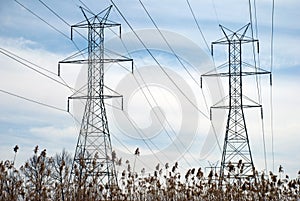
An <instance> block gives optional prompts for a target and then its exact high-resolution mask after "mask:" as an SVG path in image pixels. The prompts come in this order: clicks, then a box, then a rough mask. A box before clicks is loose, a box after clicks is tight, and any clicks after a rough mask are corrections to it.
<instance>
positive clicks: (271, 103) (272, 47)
mask: <svg viewBox="0 0 300 201" xmlns="http://www.w3.org/2000/svg"><path fill="white" fill-rule="evenodd" d="M274 10H275V0H272V21H271V53H270V54H271V55H270V57H271V58H270V62H271V64H270V68H271V73H273V65H274ZM270 107H271V114H270V115H271V136H272V139H271V141H272V166H273V172H274V171H275V156H274V155H275V154H274V112H273V87H272V84H271V88H270Z"/></svg>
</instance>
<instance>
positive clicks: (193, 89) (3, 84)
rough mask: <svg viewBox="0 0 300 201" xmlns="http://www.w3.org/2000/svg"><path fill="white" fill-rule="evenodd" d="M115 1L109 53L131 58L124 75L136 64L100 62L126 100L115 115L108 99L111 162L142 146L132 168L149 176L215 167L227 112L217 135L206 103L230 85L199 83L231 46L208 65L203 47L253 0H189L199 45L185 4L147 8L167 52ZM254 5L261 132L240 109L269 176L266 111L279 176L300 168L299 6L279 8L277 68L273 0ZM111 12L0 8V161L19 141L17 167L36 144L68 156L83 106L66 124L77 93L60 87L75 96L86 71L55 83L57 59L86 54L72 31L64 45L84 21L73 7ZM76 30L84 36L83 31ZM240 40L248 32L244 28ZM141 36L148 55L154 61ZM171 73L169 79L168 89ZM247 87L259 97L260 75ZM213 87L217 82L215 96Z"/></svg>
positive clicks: (73, 71)
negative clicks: (171, 169)
mask: <svg viewBox="0 0 300 201" xmlns="http://www.w3.org/2000/svg"><path fill="white" fill-rule="evenodd" d="M113 2H114V3H115V4H116V5H117V8H118V9H116V8H113V9H112V11H111V14H110V20H112V21H114V22H118V23H121V24H122V40H120V39H119V38H118V37H117V36H116V33H117V32H118V30H117V29H112V30H107V31H106V32H105V34H106V47H107V49H109V50H113V51H114V52H117V53H119V54H122V55H125V56H128V57H131V58H133V59H134V63H135V66H134V68H135V70H136V72H135V73H134V74H131V73H130V68H131V66H130V64H126V63H124V64H122V66H120V65H116V64H114V65H108V66H106V69H107V70H106V80H105V81H106V85H107V86H108V87H110V88H112V89H114V90H119V91H118V92H120V93H122V94H123V95H124V100H123V101H124V103H125V104H124V106H125V107H124V110H123V111H121V110H119V109H118V108H120V100H113V101H107V102H106V103H107V110H108V119H109V127H110V131H111V135H112V144H113V147H115V148H114V149H115V150H117V154H119V155H120V157H123V158H124V159H129V160H133V159H134V156H133V154H132V153H133V152H134V150H135V148H136V147H139V148H140V150H141V160H139V161H138V162H137V167H138V168H140V167H145V166H146V169H147V170H148V171H150V170H151V169H153V168H154V166H155V165H153V164H157V163H165V162H166V161H168V162H170V163H174V162H175V161H177V160H178V161H180V164H181V165H182V168H188V167H191V166H193V167H198V166H202V167H206V166H208V161H210V162H212V163H215V162H217V161H220V158H221V150H220V148H222V144H223V138H224V126H225V125H224V122H222V119H224V118H225V116H224V114H223V113H222V112H221V113H220V112H216V113H214V115H213V121H212V123H213V124H214V125H217V127H218V129H219V130H217V133H216V135H214V134H213V133H212V132H210V129H211V122H210V121H209V112H208V111H209V108H208V107H209V106H211V105H212V104H214V103H216V102H217V101H218V99H219V98H220V97H222V93H223V95H224V94H226V91H227V85H226V84H227V83H226V79H224V80H216V79H215V80H210V81H209V80H205V81H204V85H205V86H204V87H203V90H201V89H200V87H199V80H200V79H199V77H200V75H201V74H203V73H205V72H206V71H208V70H209V69H210V68H212V67H213V66H214V65H215V66H218V65H219V64H222V63H224V62H225V61H226V55H227V52H226V49H225V48H224V47H215V57H214V62H215V63H214V62H213V60H212V58H211V57H210V52H209V50H208V47H207V44H208V46H209V47H210V43H211V42H213V41H215V40H217V39H219V38H221V37H223V36H222V33H221V31H220V29H219V24H222V25H224V26H225V27H228V28H230V29H232V30H237V29H239V28H240V27H242V26H244V25H245V24H247V23H249V22H250V13H249V1H246V0H245V1H236V0H226V1H215V0H207V1H196V0H190V1H189V3H190V6H191V7H192V10H193V12H194V15H195V17H196V19H197V22H198V24H199V26H200V28H201V31H202V34H203V36H204V37H203V36H202V35H201V33H200V31H199V29H198V28H197V24H196V23H195V21H194V18H193V15H192V13H191V10H190V9H189V5H188V3H187V1H186V0H176V1H171V0H166V1H157V0H148V1H142V2H143V4H144V7H145V8H146V9H147V11H148V12H149V14H150V16H151V17H152V20H153V21H154V22H155V24H156V25H157V27H158V28H159V29H160V31H161V33H162V35H163V36H164V37H165V39H167V41H168V44H166V42H165V41H164V40H163V38H162V35H161V34H160V33H159V32H158V31H157V29H156V27H155V25H154V24H153V22H152V21H151V19H150V18H149V16H148V15H147V13H146V12H145V10H144V8H143V6H142V4H141V3H140V2H139V1H138V0H129V1H126V3H124V1H121V0H116V1H113ZM82 3H84V4H82ZM251 3H252V7H251V11H252V17H253V18H252V19H253V22H254V23H253V34H254V36H257V38H258V39H259V40H260V54H259V64H260V66H261V67H262V68H264V69H266V70H268V71H271V70H272V73H273V87H272V89H271V87H270V85H269V78H268V77H267V76H266V77H262V78H261V79H260V80H259V83H260V85H259V88H260V92H261V97H262V104H263V108H264V121H263V126H262V121H261V119H260V112H259V111H258V110H255V109H254V110H251V111H249V112H246V117H247V123H248V124H247V127H248V129H249V138H250V143H251V148H252V152H253V153H252V154H253V158H254V163H255V165H256V166H257V169H259V170H264V169H265V168H267V169H268V170H272V169H273V162H272V132H271V130H272V126H271V122H272V121H271V119H272V114H273V131H274V132H273V142H274V156H275V163H274V166H275V170H277V168H278V166H279V165H282V166H283V167H284V169H285V171H286V173H288V174H290V175H293V176H296V173H297V172H298V170H299V168H300V162H299V161H300V155H299V154H298V153H299V151H300V149H299V146H298V142H299V141H300V135H299V132H298V130H300V126H299V118H298V114H299V112H300V108H299V105H300V100H299V98H298V94H297V92H298V91H299V84H300V81H299V75H300V70H299V68H300V59H299V56H298V53H299V52H300V47H299V43H300V38H299V37H300V35H299V32H300V30H299V29H300V26H299V22H298V19H299V18H300V14H299V8H300V3H299V1H297V0H285V1H283V0H279V1H275V15H274V57H273V58H274V65H273V68H272V69H271V66H270V64H271V60H270V55H271V54H270V49H271V16H272V15H271V11H272V3H271V1H266V0H262V1H257V2H255V1H251ZM254 4H255V5H256V6H255V7H254ZM109 5H111V2H110V1H108V0H102V1H96V0H86V1H82V2H81V1H79V0H66V1H59V0H54V1H51V2H49V1H39V0H36V1H29V0H18V1H14V0H9V1H4V0H0V25H1V26H0V48H1V49H0V51H1V52H0V53H1V54H0V64H1V65H0V72H1V74H0V76H1V79H0V90H1V91H0V95H1V99H0V139H1V140H0V160H6V159H9V160H12V159H13V155H14V153H13V150H12V148H13V147H14V146H15V145H16V144H18V145H19V147H20V151H19V153H18V156H17V161H16V163H17V164H18V165H21V164H22V163H23V162H24V161H25V160H26V159H27V158H28V157H30V156H31V154H32V150H33V148H34V147H35V146H36V145H39V147H40V149H44V148H46V149H47V150H48V153H49V155H53V154H55V153H58V152H60V151H61V150H62V149H63V148H65V149H66V150H67V151H69V152H70V153H72V154H73V152H74V147H75V145H76V142H77V136H78V133H79V124H78V121H80V118H81V114H82V108H83V106H82V103H80V102H79V103H78V102H77V103H75V102H71V110H70V112H71V113H72V115H73V116H72V115H70V114H69V113H67V112H66V105H67V97H68V96H71V95H72V91H71V90H70V89H69V88H68V87H66V86H64V85H63V84H62V83H64V82H66V83H67V84H68V85H69V86H71V87H72V88H77V89H78V88H80V87H81V86H82V85H84V81H85V80H84V77H85V76H84V75H85V69H86V68H85V67H84V66H80V65H79V66H72V65H66V66H63V67H62V70H61V74H62V76H61V78H60V77H58V76H56V72H57V63H58V61H61V60H63V59H64V58H66V57H67V56H69V55H72V54H73V53H75V52H76V51H77V50H78V49H77V47H78V48H79V49H83V48H84V47H85V46H86V40H85V39H83V38H82V37H81V36H80V35H79V34H78V33H75V34H74V40H73V41H71V40H70V25H73V24H76V23H78V22H80V21H82V20H83V19H84V17H83V15H82V12H81V10H80V8H79V6H82V7H85V6H87V7H88V8H90V9H91V10H92V11H93V12H94V13H98V12H100V11H101V10H103V9H104V8H106V7H108V6H109ZM47 7H48V8H47ZM51 10H52V11H54V12H55V14H54V13H53V12H52V11H51ZM119 11H120V12H121V13H122V15H123V17H125V18H126V21H127V22H126V21H125V20H124V18H123V17H122V16H121V15H120V13H119ZM255 16H256V17H255ZM255 22H256V23H255ZM127 23H129V25H130V26H129V25H128V24H127ZM255 24H257V26H255ZM131 28H133V30H134V31H135V32H136V34H137V35H138V36H139V37H136V35H135V33H133V32H132V30H131ZM80 33H81V34H82V35H84V34H86V32H84V31H83V30H80ZM247 35H248V36H251V30H249V32H248V33H247ZM140 40H141V41H143V42H144V44H145V46H146V47H147V48H149V49H150V52H151V53H152V54H151V55H150V54H149V53H148V52H147V50H145V46H144V45H143V44H142V43H141V41H140ZM168 45H169V46H168ZM170 47H171V48H170ZM174 52H175V53H176V54H177V55H178V57H176V56H174V54H173V53H174ZM244 52H245V54H244V57H245V60H247V61H249V62H253V55H252V54H251V53H252V46H251V45H250V46H249V45H248V46H245V51H244ZM17 56H19V57H21V58H23V59H26V60H27V61H25V60H22V63H23V64H21V63H19V62H17V61H15V60H14V59H12V58H11V57H13V58H15V59H16V58H17ZM109 56H111V55H109ZM152 56H153V57H154V58H155V59H156V60H154V59H153V57H152ZM178 58H181V59H182V60H180V61H181V62H180V61H179V60H178ZM256 58H258V55H256ZM18 60H20V58H19V59H18ZM156 61H157V62H158V63H160V65H161V66H158V65H157V62H156ZM24 64H26V65H27V67H26V66H25V65H24ZM34 64H36V65H37V66H35V65H34ZM28 66H29V67H31V69H30V68H29V67H28ZM41 67H42V68H43V69H41ZM183 67H186V69H185V68H183ZM32 68H33V69H32ZM161 68H162V69H164V70H165V71H163V70H162V69H161ZM36 70H39V72H41V73H43V75H41V74H40V73H38V72H37V71H36ZM167 75H168V76H170V77H171V78H172V79H173V80H175V81H174V82H172V81H170V80H169V78H168V76H167ZM53 79H55V80H57V81H58V82H56V81H54V80H53ZM247 81H248V84H245V89H244V91H245V93H246V94H247V96H249V97H251V98H252V99H254V100H255V101H258V100H259V98H258V93H257V87H256V83H255V78H249V79H247ZM147 83H149V86H146V85H147ZM215 83H219V85H218V88H217V90H215V89H216V88H215V87H216V86H214V84H215ZM220 86H221V87H220ZM6 92H9V93H11V94H15V95H18V96H21V97H25V98H27V99H30V100H34V101H37V102H40V103H43V104H47V105H48V106H53V107H55V108H53V107H52V108H51V107H48V106H45V105H40V104H37V103H32V102H29V101H26V100H24V99H21V98H18V97H16V96H12V95H11V94H10V95H9V94H8V93H6ZM145 97H147V98H145ZM186 97H188V99H187V98H186ZM271 103H272V105H273V109H272V107H271ZM109 105H113V107H111V106H109ZM158 106H159V107H158ZM113 108H114V109H113ZM116 108H117V109H116ZM151 108H154V109H152V110H151ZM223 116H224V118H223ZM73 117H75V119H74V118H73ZM164 117H165V118H164ZM161 125H163V126H161ZM262 127H264V129H262ZM222 129H223V130H222ZM137 130H138V131H137ZM262 130H263V131H262ZM263 133H264V136H265V145H266V158H265V157H264V149H263V145H264V142H263ZM218 144H219V145H220V146H218ZM143 157H145V158H143ZM143 159H145V160H143ZM168 159H169V160H168ZM265 159H266V160H267V167H266V166H265V163H264V161H265ZM145 161H149V163H145Z"/></svg>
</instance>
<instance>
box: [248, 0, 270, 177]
mask: <svg viewBox="0 0 300 201" xmlns="http://www.w3.org/2000/svg"><path fill="white" fill-rule="evenodd" d="M254 1H255V0H254ZM248 4H249V16H250V28H251V37H252V39H254V30H253V16H252V4H251V0H249V1H248ZM254 10H255V11H254V13H255V26H256V37H258V36H257V35H258V28H257V17H256V3H254ZM252 51H253V59H254V67H255V72H256V73H257V62H258V65H259V63H260V61H259V60H260V59H259V54H258V58H257V59H258V61H256V52H255V46H254V43H252ZM255 81H256V88H257V94H258V102H259V104H260V105H261V103H262V96H261V83H260V77H259V76H258V74H255ZM261 129H262V137H263V151H264V163H265V170H266V172H268V164H267V151H266V140H265V126H264V119H263V117H262V118H261Z"/></svg>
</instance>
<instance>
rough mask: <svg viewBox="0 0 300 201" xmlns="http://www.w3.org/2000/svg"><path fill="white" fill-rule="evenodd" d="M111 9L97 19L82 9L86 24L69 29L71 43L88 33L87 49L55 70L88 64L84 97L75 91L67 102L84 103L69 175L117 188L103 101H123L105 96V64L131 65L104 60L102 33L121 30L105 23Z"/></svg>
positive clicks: (108, 22) (115, 24)
mask: <svg viewBox="0 0 300 201" xmlns="http://www.w3.org/2000/svg"><path fill="white" fill-rule="evenodd" d="M111 7H112V6H110V7H108V8H106V9H105V10H103V11H102V12H100V13H99V14H97V15H95V14H93V13H92V12H91V11H89V10H86V9H84V8H82V7H81V11H82V13H83V15H84V17H85V20H84V21H82V22H80V23H78V24H76V25H73V26H72V27H71V39H72V38H73V34H72V33H73V29H75V28H84V29H87V33H88V39H87V41H88V47H87V48H85V49H83V50H82V51H79V52H78V53H76V54H74V55H72V56H70V57H68V58H66V59H65V60H63V61H60V62H59V68H58V69H59V70H58V74H59V75H60V64H62V63H73V64H87V66H88V67H87V68H88V69H87V71H88V74H87V75H88V77H87V94H83V95H78V91H76V92H75V93H74V94H73V95H72V96H71V97H69V98H68V108H69V99H85V100H86V102H85V109H84V113H83V118H82V122H81V128H80V133H79V137H78V142H77V145H76V150H75V156H74V161H73V166H72V171H71V175H73V176H75V169H76V168H77V170H78V171H79V174H78V173H77V175H76V177H78V178H79V179H81V177H82V176H83V175H84V176H88V177H90V179H91V178H95V177H97V179H98V183H99V184H102V185H103V186H104V185H106V186H107V185H108V186H111V185H117V175H116V170H115V164H114V160H113V158H114V156H113V154H112V145H111V138H110V133H109V129H108V122H107V116H106V109H105V105H104V99H106V98H113V97H122V96H121V95H119V94H118V95H104V64H105V63H111V62H121V61H132V60H131V59H129V58H125V57H122V59H107V58H104V29H105V28H109V27H115V26H118V27H119V28H120V26H121V25H120V24H117V23H113V22H111V21H109V20H108V19H107V18H108V16H109V13H110V10H111ZM88 15H92V17H88ZM77 33H79V32H77ZM84 54H87V57H88V58H87V59H77V57H81V58H82V56H83V55H84ZM75 167H76V168H75ZM88 180H89V178H88Z"/></svg>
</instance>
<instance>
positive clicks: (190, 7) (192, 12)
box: [186, 0, 210, 52]
mask: <svg viewBox="0 0 300 201" xmlns="http://www.w3.org/2000/svg"><path fill="white" fill-rule="evenodd" d="M186 3H187V4H188V7H189V9H190V11H191V14H192V16H193V19H194V21H195V23H196V25H197V28H198V31H199V32H200V35H201V37H202V39H203V41H204V43H205V45H206V48H207V50H208V52H210V48H209V46H208V43H207V41H206V39H205V37H204V34H203V32H202V30H201V28H200V25H199V23H198V21H197V19H196V16H195V14H194V11H193V9H192V6H191V4H190V2H189V0H186Z"/></svg>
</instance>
